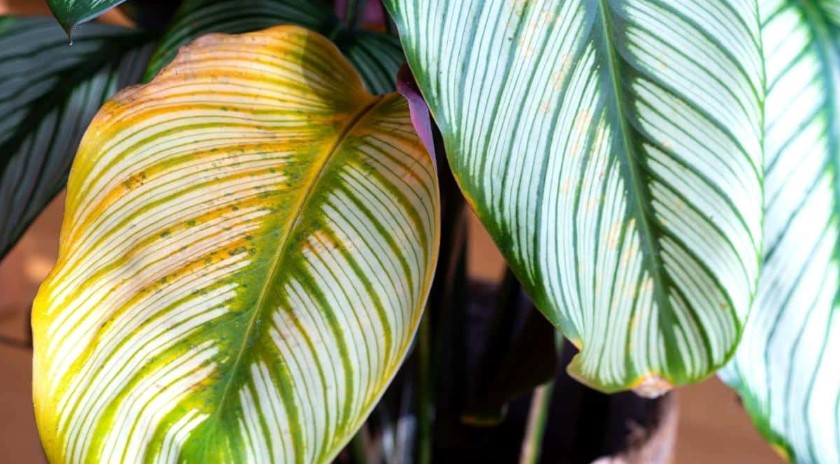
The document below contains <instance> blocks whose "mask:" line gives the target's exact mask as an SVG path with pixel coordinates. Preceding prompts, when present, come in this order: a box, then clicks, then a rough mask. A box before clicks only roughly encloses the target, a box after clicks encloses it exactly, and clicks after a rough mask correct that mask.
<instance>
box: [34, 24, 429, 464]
mask: <svg viewBox="0 0 840 464" xmlns="http://www.w3.org/2000/svg"><path fill="white" fill-rule="evenodd" d="M439 209H440V208H439V197H438V186H437V177H436V173H435V166H434V163H433V161H432V159H431V158H430V156H429V155H428V153H427V152H426V151H425V149H424V147H423V144H422V142H421V141H420V140H419V138H418V137H417V135H416V134H415V132H414V131H413V130H412V127H411V120H410V117H409V108H408V104H407V103H406V101H405V99H403V98H402V97H401V96H400V95H398V94H396V93H392V94H389V95H385V96H382V97H375V96H373V95H371V94H369V93H367V92H366V91H365V89H364V86H363V84H362V81H361V79H360V78H359V76H358V74H357V73H356V72H355V71H354V70H353V68H352V66H351V65H350V64H349V63H348V62H347V61H346V60H345V59H343V58H342V56H341V54H340V52H339V51H338V49H337V48H336V47H335V46H334V45H333V44H332V43H330V42H329V41H328V40H327V39H326V38H324V37H322V36H319V35H317V34H315V33H312V32H309V31H306V30H305V29H302V28H299V27H294V26H280V27H276V28H272V29H268V30H266V31H261V32H257V33H251V34H245V35H240V36H229V35H223V34H212V35H208V36H204V37H203V38H201V39H199V40H197V41H196V42H194V43H193V44H191V45H189V46H188V47H185V48H184V49H182V51H181V53H180V54H179V56H178V58H176V60H175V61H174V62H173V63H172V64H171V65H170V66H169V67H167V68H166V69H165V70H164V71H162V72H161V73H160V75H158V76H157V77H156V78H155V80H154V81H153V82H152V83H151V84H149V85H146V86H138V87H134V88H131V89H128V90H125V91H123V92H121V93H119V94H117V96H115V97H114V98H113V99H112V100H110V101H109V102H108V103H106V104H105V105H104V106H103V107H102V110H101V111H100V112H99V114H98V115H97V116H96V117H95V118H94V120H93V122H92V123H91V126H90V129H89V130H88V132H87V133H86V134H85V137H84V140H83V141H82V144H81V147H80V149H79V153H78V156H77V158H76V160H75V162H74V165H73V171H72V174H71V176H70V182H69V184H68V193H67V213H66V221H65V223H64V226H63V228H62V234H61V247H60V250H59V259H58V263H57V264H56V267H55V269H54V270H53V273H52V274H51V276H50V277H49V278H48V280H47V281H46V282H45V283H44V284H43V285H42V287H41V289H40V291H39V293H38V296H37V298H36V301H35V306H34V308H33V335H34V342H35V346H34V348H35V352H34V366H35V367H34V381H33V389H34V399H35V411H36V419H37V422H38V428H39V431H40V433H41V437H42V442H43V444H44V448H45V450H46V453H47V456H48V457H49V459H50V461H52V462H68V463H81V462H101V463H121V462H127V463H134V462H194V463H273V462H299V463H300V462H307V463H310V462H311V463H315V462H318V463H320V462H329V461H330V459H332V458H333V457H334V456H335V454H336V453H338V452H339V451H340V450H341V449H342V447H343V446H344V445H345V444H346V443H347V441H348V440H349V439H350V438H351V437H352V436H353V434H354V433H355V432H356V430H357V429H358V428H359V426H360V425H361V424H362V422H363V421H364V420H365V418H366V416H367V415H368V414H369V412H370V411H371V408H372V407H373V406H374V405H375V404H376V402H377V401H378V399H379V397H380V396H381V395H382V392H383V391H384V390H385V388H386V387H387V385H388V383H389V382H390V380H391V378H392V377H393V375H394V373H395V372H396V370H397V368H398V367H399V365H400V363H401V362H402V360H403V358H404V356H405V354H406V351H407V349H408V347H409V343H410V341H411V339H412V338H413V335H414V333H415V331H416V329H417V326H418V323H419V320H420V316H421V314H422V312H423V311H422V310H423V307H424V304H425V300H426V298H427V294H428V290H429V287H430V284H431V280H432V275H433V271H434V267H435V264H436V260H437V247H438V242H439V234H440V231H439V228H440V227H439V218H438V216H439Z"/></svg>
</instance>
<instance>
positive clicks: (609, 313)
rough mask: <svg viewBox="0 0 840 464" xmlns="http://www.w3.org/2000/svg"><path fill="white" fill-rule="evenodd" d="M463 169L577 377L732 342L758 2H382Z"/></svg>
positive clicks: (659, 386)
mask: <svg viewBox="0 0 840 464" xmlns="http://www.w3.org/2000/svg"><path fill="white" fill-rule="evenodd" d="M385 5H386V7H387V8H388V9H389V11H390V12H391V13H392V15H393V16H394V19H395V21H396V23H397V26H398V27H399V30H400V35H401V39H402V42H403V46H404V49H405V52H406V56H407V58H408V62H409V65H410V67H411V69H412V71H413V72H414V74H415V76H416V77H417V80H418V82H419V84H420V88H421V90H422V92H423V95H424V96H425V98H426V100H428V102H429V105H430V107H431V111H432V113H433V115H434V117H435V120H436V121H437V123H438V125H439V126H440V128H441V132H442V133H443V137H444V141H445V146H446V152H447V155H448V156H449V160H450V164H451V165H452V170H453V171H454V172H455V175H456V176H457V178H458V181H459V183H460V185H461V187H462V189H463V190H464V193H465V195H466V196H467V198H468V200H469V201H470V203H471V204H472V205H473V208H474V209H475V210H476V212H477V213H478V216H479V217H480V218H481V220H482V222H483V223H484V225H485V226H486V227H487V228H488V230H489V231H490V233H491V235H492V236H493V237H494V239H495V241H496V243H497V245H498V246H499V248H500V249H501V251H502V252H503V254H504V255H505V257H506V258H507V260H508V262H509V264H510V265H511V267H512V269H513V270H514V272H515V273H516V275H517V277H518V278H519V280H520V281H522V283H523V285H524V286H525V288H526V289H527V291H528V293H529V294H530V296H531V297H532V298H533V299H534V301H535V303H536V304H537V306H538V307H539V308H540V309H541V310H542V311H543V313H545V315H546V316H547V317H548V318H549V319H550V320H551V321H552V322H553V323H554V324H555V325H557V326H558V327H559V328H560V330H561V331H562V332H563V333H564V334H565V335H566V336H567V337H568V338H569V339H571V340H573V341H574V343H576V344H577V345H578V346H579V347H580V348H581V350H582V351H581V353H580V355H579V356H577V357H576V358H575V359H574V360H573V362H572V364H571V365H570V366H569V370H570V373H572V374H573V375H574V376H576V377H577V378H579V379H580V380H582V381H583V382H585V383H586V384H588V385H590V386H592V387H594V388H598V389H600V390H603V391H608V392H611V391H616V390H622V389H628V388H636V389H637V390H638V391H639V392H640V393H642V394H647V395H656V394H659V393H661V392H663V391H664V390H666V389H668V388H670V386H671V385H675V384H686V383H691V382H696V381H699V380H701V379H703V378H705V377H706V376H708V375H709V374H711V373H712V372H714V371H715V370H716V369H717V368H718V367H720V366H722V365H723V364H724V363H725V362H726V361H727V359H728V358H729V357H730V356H731V353H732V352H733V351H734V349H735V346H736V344H737V341H738V339H739V335H740V332H741V330H742V325H743V322H744V320H745V318H746V317H747V314H748V311H749V309H750V305H751V302H752V298H753V295H754V292H755V286H756V281H757V275H758V264H759V250H760V245H761V198H762V171H761V166H762V147H761V118H762V109H761V105H762V98H763V87H764V83H763V81H762V76H763V71H762V62H761V55H760V37H759V26H758V18H757V17H756V4H755V1H754V0H707V1H703V2H697V1H695V0H673V1H668V2H664V1H661V0H593V1H589V0H587V1H584V0H570V1H564V2H558V1H554V0H531V1H526V0H517V1H508V0H486V1H482V0H464V1H449V0H403V1H397V0H386V1H385Z"/></svg>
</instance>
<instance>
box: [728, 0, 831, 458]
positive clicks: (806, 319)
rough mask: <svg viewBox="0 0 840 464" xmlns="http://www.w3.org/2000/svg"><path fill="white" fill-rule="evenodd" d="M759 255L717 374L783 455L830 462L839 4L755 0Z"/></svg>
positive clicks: (787, 0) (829, 2)
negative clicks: (762, 88)
mask: <svg viewBox="0 0 840 464" xmlns="http://www.w3.org/2000/svg"><path fill="white" fill-rule="evenodd" d="M759 6H760V10H759V11H760V16H761V18H762V23H763V24H762V35H763V39H764V49H765V57H766V58H765V59H766V70H767V89H768V93H767V101H766V115H765V150H766V157H767V163H766V171H765V175H766V181H765V185H766V193H765V202H764V207H765V218H764V233H765V244H764V256H765V263H764V267H763V269H762V275H761V279H760V281H759V290H758V294H757V296H756V301H755V305H754V307H753V310H752V315H751V316H750V319H749V322H748V324H747V325H746V328H745V330H744V335H743V338H742V340H741V344H740V346H739V347H738V351H737V352H736V354H735V357H734V358H733V360H732V362H731V363H730V364H729V365H728V366H727V367H726V368H725V369H724V370H722V371H721V377H722V378H723V379H724V380H725V381H726V382H727V383H729V384H730V385H732V386H733V387H734V388H735V389H737V390H738V392H739V393H740V394H741V397H742V398H743V400H744V405H745V407H746V408H747V411H748V412H749V413H750V415H751V416H752V418H753V420H754V422H755V424H756V426H757V427H758V429H759V430H760V431H761V432H762V434H764V435H765V436H766V437H767V438H768V439H769V441H770V442H771V443H772V444H773V445H774V447H775V448H776V449H777V450H778V451H779V452H780V453H781V454H782V455H784V456H786V457H788V458H789V459H790V460H791V462H796V463H814V464H816V463H829V462H840V368H838V365H837V357H836V353H840V317H838V311H840V308H838V302H840V243H838V239H840V223H839V221H840V177H838V176H840V5H838V3H837V2H834V1H808V2H799V1H792V0H761V1H760V2H759Z"/></svg>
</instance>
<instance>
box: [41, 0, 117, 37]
mask: <svg viewBox="0 0 840 464" xmlns="http://www.w3.org/2000/svg"><path fill="white" fill-rule="evenodd" d="M124 1H125V0H47V5H49V7H50V10H51V11H52V13H53V16H55V19H57V20H58V23H59V24H61V27H62V28H64V31H65V32H66V33H67V35H71V34H72V32H73V28H74V27H76V26H77V25H79V24H81V23H84V22H87V21H90V20H92V19H96V18H97V17H98V16H100V15H102V14H103V13H105V12H107V11H108V10H110V9H111V8H114V7H115V6H117V5H119V4H120V3H123V2H124ZM73 37H74V38H75V35H74V36H73Z"/></svg>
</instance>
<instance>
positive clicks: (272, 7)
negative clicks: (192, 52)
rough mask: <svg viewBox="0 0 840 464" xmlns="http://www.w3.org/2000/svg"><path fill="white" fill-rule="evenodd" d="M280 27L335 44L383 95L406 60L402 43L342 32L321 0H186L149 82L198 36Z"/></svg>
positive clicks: (155, 59)
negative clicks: (310, 33)
mask: <svg viewBox="0 0 840 464" xmlns="http://www.w3.org/2000/svg"><path fill="white" fill-rule="evenodd" d="M278 24H294V25H298V26H303V27H306V28H307V29H311V30H313V31H316V32H319V33H321V34H322V35H325V36H327V37H329V38H331V39H333V40H334V41H335V42H336V43H337V44H338V46H339V48H341V50H342V52H344V55H345V56H346V57H347V58H348V59H349V60H350V62H351V63H353V65H354V66H355V67H356V70H357V71H358V72H359V74H361V76H362V79H363V80H364V82H365V85H366V86H367V88H368V90H370V91H371V92H373V93H375V94H384V93H388V92H392V91H394V89H395V88H396V84H395V83H396V75H397V71H399V69H400V66H401V65H402V63H403V62H404V61H405V59H404V57H403V54H402V49H401V48H400V44H399V41H398V40H397V39H396V38H395V37H391V36H388V35H384V34H379V33H374V32H368V31H354V32H349V31H346V30H344V28H343V26H342V25H341V23H340V22H339V19H338V17H337V16H335V13H334V12H333V10H332V9H331V8H330V7H329V6H327V5H326V4H325V3H324V2H323V1H322V0H186V1H185V2H184V3H183V5H182V6H181V8H180V10H179V11H178V13H177V14H176V15H175V18H174V19H173V20H172V24H171V25H170V27H169V30H168V32H167V33H166V34H165V35H164V37H163V38H162V39H161V41H160V44H159V46H158V48H157V50H156V51H155V53H154V55H153V56H152V59H151V62H150V63H149V68H148V69H147V70H146V74H145V80H146V81H149V80H151V79H152V78H153V77H154V76H155V74H157V73H158V71H160V70H161V69H162V68H163V67H164V66H166V65H167V64H168V63H169V62H170V61H172V59H173V58H174V57H175V54H176V53H177V51H178V47H180V46H181V45H183V44H185V43H187V42H189V41H191V40H194V39H195V38H196V37H199V36H201V35H204V34H207V33H211V32H225V33H228V34H239V33H243V32H251V31H256V30H260V29H265V28H267V27H271V26H276V25H278Z"/></svg>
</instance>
